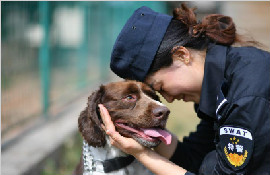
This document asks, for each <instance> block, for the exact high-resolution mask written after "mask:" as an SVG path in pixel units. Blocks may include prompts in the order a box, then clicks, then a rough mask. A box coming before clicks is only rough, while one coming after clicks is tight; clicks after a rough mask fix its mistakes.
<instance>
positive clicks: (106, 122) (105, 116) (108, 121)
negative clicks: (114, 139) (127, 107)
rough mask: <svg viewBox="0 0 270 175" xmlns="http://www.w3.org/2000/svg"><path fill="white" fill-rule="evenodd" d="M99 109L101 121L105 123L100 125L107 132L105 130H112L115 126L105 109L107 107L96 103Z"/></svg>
mask: <svg viewBox="0 0 270 175" xmlns="http://www.w3.org/2000/svg"><path fill="white" fill-rule="evenodd" d="M98 107H99V109H100V115H101V118H102V121H103V123H104V125H105V127H104V125H103V126H102V128H103V129H104V130H105V131H106V132H107V130H109V131H112V132H114V131H115V126H114V124H113V122H112V120H111V116H110V114H109V112H108V111H107V109H106V108H105V107H104V106H103V105H102V104H99V105H98Z"/></svg>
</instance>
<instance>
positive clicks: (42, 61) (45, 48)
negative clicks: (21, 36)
mask: <svg viewBox="0 0 270 175" xmlns="http://www.w3.org/2000/svg"><path fill="white" fill-rule="evenodd" d="M38 5H39V12H40V25H41V27H42V29H43V38H42V42H41V46H40V49H39V58H38V59H39V70H40V79H41V88H42V105H43V115H44V117H45V118H46V119H47V118H48V109H49V99H50V98H49V97H50V94H49V91H50V70H49V69H50V60H49V2H48V1H40V2H39V4H38Z"/></svg>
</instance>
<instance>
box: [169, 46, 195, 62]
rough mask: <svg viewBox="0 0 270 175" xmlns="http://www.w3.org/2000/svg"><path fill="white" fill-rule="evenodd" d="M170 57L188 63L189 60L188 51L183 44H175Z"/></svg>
mask: <svg viewBox="0 0 270 175" xmlns="http://www.w3.org/2000/svg"><path fill="white" fill-rule="evenodd" d="M171 52H172V59H173V60H180V61H182V62H184V63H185V64H189V63H190V61H191V56H190V51H189V50H188V49H187V48H186V47H183V46H175V47H173V49H172V51H171Z"/></svg>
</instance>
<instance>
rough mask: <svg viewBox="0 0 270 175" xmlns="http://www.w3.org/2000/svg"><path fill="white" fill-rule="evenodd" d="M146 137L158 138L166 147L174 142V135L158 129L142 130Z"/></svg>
mask: <svg viewBox="0 0 270 175" xmlns="http://www.w3.org/2000/svg"><path fill="white" fill-rule="evenodd" d="M142 130H143V132H144V134H145V135H148V136H151V137H158V138H159V139H160V140H161V141H162V142H164V143H165V144H166V145H169V144H171V141H172V135H171V134H170V133H169V132H167V131H165V130H163V129H157V128H147V129H146V128H142Z"/></svg>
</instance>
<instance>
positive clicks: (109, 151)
mask: <svg viewBox="0 0 270 175" xmlns="http://www.w3.org/2000/svg"><path fill="white" fill-rule="evenodd" d="M90 149H91V151H92V155H93V156H94V158H95V159H99V160H102V161H103V160H107V159H112V158H115V157H120V156H127V155H128V154H126V153H124V152H123V151H121V150H120V149H118V148H116V147H114V146H112V145H111V143H110V139H109V137H108V136H106V144H105V146H104V147H96V148H95V147H92V146H90Z"/></svg>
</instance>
